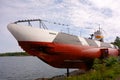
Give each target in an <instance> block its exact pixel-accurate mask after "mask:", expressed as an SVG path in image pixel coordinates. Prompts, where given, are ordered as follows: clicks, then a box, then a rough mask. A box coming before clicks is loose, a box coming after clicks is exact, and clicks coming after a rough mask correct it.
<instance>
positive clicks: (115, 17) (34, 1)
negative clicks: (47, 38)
mask: <svg viewBox="0 0 120 80" xmlns="http://www.w3.org/2000/svg"><path fill="white" fill-rule="evenodd" d="M119 3H120V0H0V53H5V52H20V51H23V50H22V49H21V48H20V47H19V46H18V43H17V41H16V40H15V38H14V37H13V36H12V34H11V33H10V32H9V31H8V29H7V25H8V24H9V23H12V22H15V21H17V20H24V19H35V18H40V19H43V20H48V21H50V22H58V23H62V24H68V25H70V28H71V29H73V30H74V29H76V30H78V29H81V30H82V29H83V28H88V27H89V28H91V29H92V30H91V31H93V29H94V30H95V29H97V28H98V27H99V26H100V27H101V28H102V29H103V30H104V36H105V41H107V42H112V41H114V39H115V38H116V36H119V37H120V32H119V29H120V10H119V9H120V4H119ZM54 28H55V27H54ZM88 32H90V31H88V30H86V31H81V34H82V36H84V35H86V34H91V33H88Z"/></svg>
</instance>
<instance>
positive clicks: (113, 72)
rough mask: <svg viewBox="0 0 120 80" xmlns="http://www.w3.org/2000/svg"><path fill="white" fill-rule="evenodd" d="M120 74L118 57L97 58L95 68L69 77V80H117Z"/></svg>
mask: <svg viewBox="0 0 120 80" xmlns="http://www.w3.org/2000/svg"><path fill="white" fill-rule="evenodd" d="M118 76H120V63H119V61H118V57H109V58H107V59H104V60H100V59H95V61H94V65H93V69H92V70H90V71H89V72H87V73H85V74H83V75H80V76H74V77H69V78H67V80H115V79H116V78H117V77H118Z"/></svg>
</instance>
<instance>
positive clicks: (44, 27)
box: [14, 19, 48, 29]
mask: <svg viewBox="0 0 120 80" xmlns="http://www.w3.org/2000/svg"><path fill="white" fill-rule="evenodd" d="M33 21H39V27H40V28H43V29H48V28H47V27H46V25H45V24H44V23H43V20H41V19H28V20H18V21H15V22H14V23H15V24H17V23H22V22H28V25H29V26H32V24H31V22H33Z"/></svg>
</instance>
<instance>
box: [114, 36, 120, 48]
mask: <svg viewBox="0 0 120 80" xmlns="http://www.w3.org/2000/svg"><path fill="white" fill-rule="evenodd" d="M113 44H114V45H116V46H118V47H119V48H120V38H119V37H118V36H117V37H116V39H115V41H114V42H113Z"/></svg>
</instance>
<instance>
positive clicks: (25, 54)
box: [0, 52, 29, 57]
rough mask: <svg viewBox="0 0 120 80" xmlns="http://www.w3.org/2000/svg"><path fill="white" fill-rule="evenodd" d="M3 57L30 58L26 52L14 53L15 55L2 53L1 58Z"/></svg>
mask: <svg viewBox="0 0 120 80" xmlns="http://www.w3.org/2000/svg"><path fill="white" fill-rule="evenodd" d="M3 56H29V54H27V53H26V52H13V53H2V54H0V57H3Z"/></svg>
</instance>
